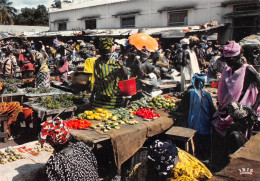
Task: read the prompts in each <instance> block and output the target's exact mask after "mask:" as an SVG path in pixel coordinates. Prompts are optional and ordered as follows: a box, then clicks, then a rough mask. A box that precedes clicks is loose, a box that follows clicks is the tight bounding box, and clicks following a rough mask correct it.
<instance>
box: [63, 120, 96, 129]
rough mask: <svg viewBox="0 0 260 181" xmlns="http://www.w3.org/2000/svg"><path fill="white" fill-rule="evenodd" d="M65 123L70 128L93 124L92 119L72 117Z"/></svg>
mask: <svg viewBox="0 0 260 181" xmlns="http://www.w3.org/2000/svg"><path fill="white" fill-rule="evenodd" d="M65 125H66V126H67V128H69V129H86V128H88V127H90V126H91V125H92V123H91V122H90V121H87V120H85V119H72V120H69V121H66V122H65Z"/></svg>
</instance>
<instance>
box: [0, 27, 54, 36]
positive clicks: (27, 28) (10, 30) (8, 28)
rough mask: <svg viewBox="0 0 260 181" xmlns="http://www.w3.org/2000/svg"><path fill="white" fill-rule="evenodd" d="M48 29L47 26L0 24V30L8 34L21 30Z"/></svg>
mask: <svg viewBox="0 0 260 181" xmlns="http://www.w3.org/2000/svg"><path fill="white" fill-rule="evenodd" d="M42 31H49V27H47V26H23V25H0V32H7V33H10V34H20V33H23V32H42Z"/></svg>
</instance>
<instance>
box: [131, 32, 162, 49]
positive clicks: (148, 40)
mask: <svg viewBox="0 0 260 181" xmlns="http://www.w3.org/2000/svg"><path fill="white" fill-rule="evenodd" d="M129 43H130V44H131V45H133V46H135V47H136V48H137V49H139V50H142V49H143V48H144V47H146V49H147V50H149V51H150V52H155V51H156V50H158V47H159V45H158V42H157V41H156V39H154V38H153V37H151V36H150V35H147V34H144V33H135V34H133V35H131V36H130V37H129Z"/></svg>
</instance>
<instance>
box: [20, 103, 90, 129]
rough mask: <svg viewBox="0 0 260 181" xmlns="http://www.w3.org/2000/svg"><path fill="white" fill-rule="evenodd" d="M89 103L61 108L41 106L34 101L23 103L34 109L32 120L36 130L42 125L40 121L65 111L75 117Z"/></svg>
mask: <svg viewBox="0 0 260 181" xmlns="http://www.w3.org/2000/svg"><path fill="white" fill-rule="evenodd" d="M88 105H89V103H88V102H85V103H84V104H80V105H74V106H71V107H67V108H60V109H47V108H45V107H43V106H41V104H40V103H33V102H25V103H24V104H23V106H24V107H29V108H31V109H33V112H34V115H33V116H34V119H33V120H32V121H33V122H32V124H33V128H34V131H37V130H38V128H39V127H40V123H41V122H44V121H47V120H50V119H52V118H53V117H54V116H56V115H57V114H59V113H61V112H63V113H67V114H70V116H68V117H73V116H74V114H75V113H76V111H78V110H85V109H86V108H87V107H88Z"/></svg>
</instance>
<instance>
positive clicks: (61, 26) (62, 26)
mask: <svg viewBox="0 0 260 181" xmlns="http://www.w3.org/2000/svg"><path fill="white" fill-rule="evenodd" d="M63 30H67V23H66V22H63V23H58V31H63Z"/></svg>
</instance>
